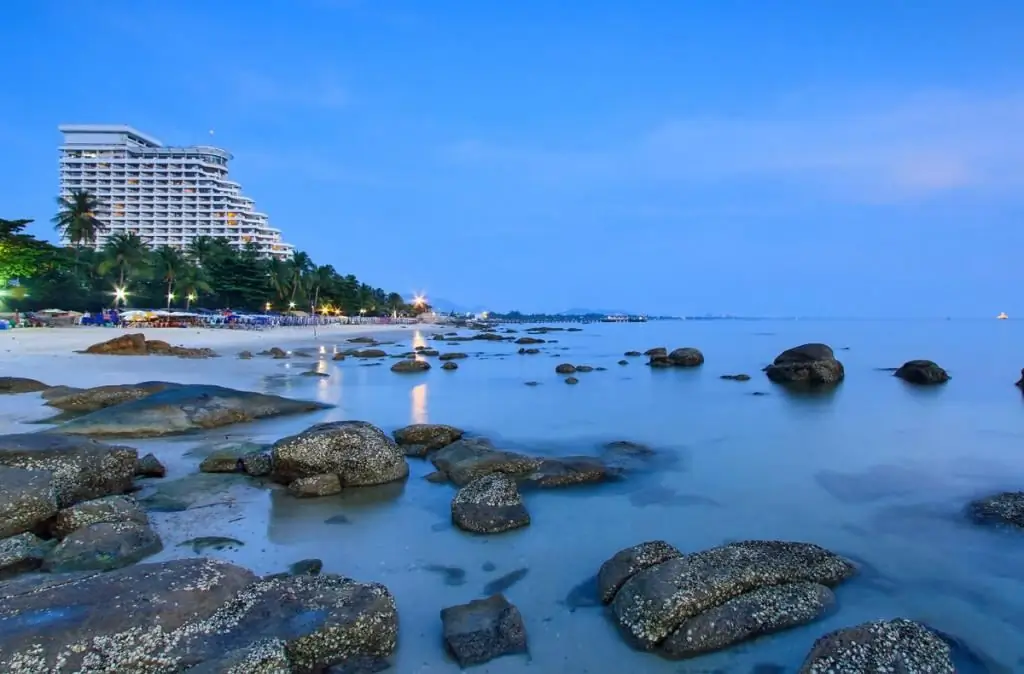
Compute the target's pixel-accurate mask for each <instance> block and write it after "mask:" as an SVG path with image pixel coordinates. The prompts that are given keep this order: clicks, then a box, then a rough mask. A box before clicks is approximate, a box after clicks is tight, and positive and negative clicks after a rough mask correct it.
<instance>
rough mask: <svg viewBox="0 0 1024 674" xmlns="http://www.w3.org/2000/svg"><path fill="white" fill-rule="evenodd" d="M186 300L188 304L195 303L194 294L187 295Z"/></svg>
mask: <svg viewBox="0 0 1024 674" xmlns="http://www.w3.org/2000/svg"><path fill="white" fill-rule="evenodd" d="M186 299H188V301H189V302H195V301H196V294H195V293H189V294H188V297H187V298H186Z"/></svg>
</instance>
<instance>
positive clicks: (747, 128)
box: [442, 94, 1024, 202]
mask: <svg viewBox="0 0 1024 674" xmlns="http://www.w3.org/2000/svg"><path fill="white" fill-rule="evenodd" d="M808 103H810V101H809V102H808ZM813 103H814V105H813V107H814V111H813V113H812V112H811V111H810V108H811V107H812V106H811V105H808V106H807V108H808V109H807V110H801V109H798V108H797V109H792V106H790V107H791V109H790V110H789V111H788V112H787V113H782V114H780V113H775V114H773V115H760V116H745V117H703V118H674V119H669V120H667V121H665V122H664V123H662V124H660V125H658V126H656V127H654V128H651V129H648V130H646V131H644V132H641V133H638V134H636V135H635V136H634V137H632V138H627V139H625V141H624V142H622V143H620V144H618V145H612V144H609V145H607V146H605V147H600V148H596V149H587V150H585V151H580V150H572V151H565V150H556V149H549V148H542V149H535V148H527V147H518V148H512V147H502V146H496V145H492V144H488V143H486V142H483V141H463V142H460V143H456V144H454V145H452V146H449V147H448V148H446V149H445V151H444V152H443V154H442V157H443V158H444V159H445V160H447V161H451V162H456V163H460V164H465V165H473V166H485V167H486V166H491V167H494V168H502V169H505V170H507V171H509V172H511V173H520V174H522V175H524V176H526V177H527V178H535V179H539V180H541V181H543V182H545V183H552V182H561V183H574V184H586V183H597V182H602V183H608V182H609V181H615V182H622V181H642V182H644V183H648V184H655V185H656V184H667V185H694V186H706V185H715V184H729V183H740V182H743V183H744V184H746V182H748V181H753V182H756V183H760V184H778V185H780V186H789V187H797V188H800V189H805V190H816V191H818V192H819V194H820V195H822V196H827V197H830V198H833V199H839V200H847V201H858V202H894V201H908V200H923V199H930V198H935V197H940V196H943V195H947V194H951V193H954V192H956V193H964V192H971V193H976V192H984V193H1006V192H1008V191H1011V190H1012V191H1018V190H1019V189H1020V188H1021V187H1022V186H1024V137H1022V136H1021V135H1020V133H1019V129H1020V128H1022V126H1024V96H1017V95H1014V96H1003V97H996V98H981V97H970V96H964V95H956V94H927V95H918V96H911V97H906V98H904V99H902V100H899V101H895V102H892V101H890V102H888V103H884V104H878V103H877V102H873V103H872V104H871V105H864V104H862V105H861V106H859V107H858V106H852V107H851V106H843V107H840V106H833V107H832V109H831V111H829V110H825V111H822V110H821V106H820V103H818V102H817V101H814V102H813ZM561 140H563V142H564V141H565V140H566V139H561ZM568 140H569V141H571V140H572V139H571V138H570V139H568Z"/></svg>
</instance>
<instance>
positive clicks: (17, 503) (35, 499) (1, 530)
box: [0, 466, 57, 538]
mask: <svg viewBox="0 0 1024 674" xmlns="http://www.w3.org/2000/svg"><path fill="white" fill-rule="evenodd" d="M56 512H57V493H56V492H55V491H54V488H53V474H52V473H50V472H49V471H44V470H25V469H23V468H12V467H10V466H0V538H6V537H8V536H14V535H15V534H20V533H21V532H23V531H31V530H32V529H34V528H35V527H36V525H37V524H39V523H40V522H42V521H44V520H46V519H48V518H50V517H52V516H53V515H54V514H55V513H56Z"/></svg>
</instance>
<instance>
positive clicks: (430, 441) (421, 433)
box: [392, 424, 465, 456]
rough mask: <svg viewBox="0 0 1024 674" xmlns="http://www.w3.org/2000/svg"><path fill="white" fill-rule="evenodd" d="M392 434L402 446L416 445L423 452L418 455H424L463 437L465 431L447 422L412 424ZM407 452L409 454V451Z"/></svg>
mask: <svg viewBox="0 0 1024 674" xmlns="http://www.w3.org/2000/svg"><path fill="white" fill-rule="evenodd" d="M392 435H393V436H394V438H395V442H397V443H398V445H399V446H400V447H411V446H416V447H418V448H419V452H421V453H419V452H418V453H417V454H416V455H417V456H424V455H425V454H426V453H427V452H432V451H434V450H436V449H441V448H442V447H444V446H446V445H450V444H452V443H453V442H455V441H456V440H459V439H461V438H462V436H463V435H465V431H463V430H462V429H461V428H455V427H454V426H448V425H446V424H412V425H411V426H404V427H402V428H399V429H398V430H396V431H395V432H394V433H392ZM405 454H406V455H407V456H408V455H409V452H408V451H406V452H405Z"/></svg>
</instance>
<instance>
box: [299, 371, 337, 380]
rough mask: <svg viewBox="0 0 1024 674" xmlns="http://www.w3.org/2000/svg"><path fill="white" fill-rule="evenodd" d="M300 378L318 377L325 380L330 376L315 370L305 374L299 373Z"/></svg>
mask: <svg viewBox="0 0 1024 674" xmlns="http://www.w3.org/2000/svg"><path fill="white" fill-rule="evenodd" d="M299 376H300V377H320V378H321V379H327V378H328V377H330V376H331V375H329V374H327V373H326V372H317V371H316V370H306V371H305V372H300V373H299Z"/></svg>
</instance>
